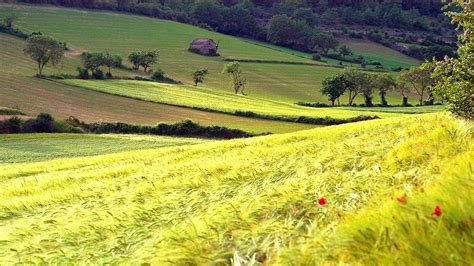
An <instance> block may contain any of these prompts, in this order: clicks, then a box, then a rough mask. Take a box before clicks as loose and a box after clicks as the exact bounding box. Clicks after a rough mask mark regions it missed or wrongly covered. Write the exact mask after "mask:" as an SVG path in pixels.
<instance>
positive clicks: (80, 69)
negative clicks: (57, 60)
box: [77, 67, 90, 79]
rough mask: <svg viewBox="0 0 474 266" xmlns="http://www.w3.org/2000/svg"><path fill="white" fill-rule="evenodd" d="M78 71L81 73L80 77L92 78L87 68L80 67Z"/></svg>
mask: <svg viewBox="0 0 474 266" xmlns="http://www.w3.org/2000/svg"><path fill="white" fill-rule="evenodd" d="M77 72H78V73H79V75H78V76H79V78H80V79H89V78H90V76H89V70H87V69H85V68H82V67H78V68H77Z"/></svg>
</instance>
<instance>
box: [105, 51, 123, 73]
mask: <svg viewBox="0 0 474 266" xmlns="http://www.w3.org/2000/svg"><path fill="white" fill-rule="evenodd" d="M102 57H103V64H104V66H106V67H107V77H108V78H111V77H112V72H111V69H112V67H119V66H121V65H122V58H121V57H120V56H118V55H111V54H110V53H109V51H107V50H106V51H104V53H103V54H102Z"/></svg>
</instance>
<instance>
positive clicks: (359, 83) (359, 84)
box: [343, 69, 372, 105]
mask: <svg viewBox="0 0 474 266" xmlns="http://www.w3.org/2000/svg"><path fill="white" fill-rule="evenodd" d="M343 75H344V78H345V79H346V82H347V83H346V89H347V91H348V92H349V105H353V104H354V99H355V98H356V97H357V95H359V94H361V93H363V94H364V96H365V95H368V96H370V95H371V93H372V92H371V91H369V89H371V87H370V84H369V83H370V82H369V78H368V75H367V74H366V73H364V72H362V71H359V70H355V69H346V70H344V73H343Z"/></svg>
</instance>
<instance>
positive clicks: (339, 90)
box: [321, 74, 347, 106]
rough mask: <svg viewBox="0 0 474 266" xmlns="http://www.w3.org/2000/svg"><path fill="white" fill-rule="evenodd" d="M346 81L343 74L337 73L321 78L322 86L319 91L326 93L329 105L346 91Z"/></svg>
mask: <svg viewBox="0 0 474 266" xmlns="http://www.w3.org/2000/svg"><path fill="white" fill-rule="evenodd" d="M346 84H347V81H346V79H345V78H344V75H343V74H337V75H336V76H334V77H328V78H326V79H325V80H323V87H322V88H321V93H322V94H324V95H326V96H327V97H328V99H329V101H331V105H332V106H334V102H335V101H336V100H338V99H339V97H341V96H342V94H344V92H345V91H346Z"/></svg>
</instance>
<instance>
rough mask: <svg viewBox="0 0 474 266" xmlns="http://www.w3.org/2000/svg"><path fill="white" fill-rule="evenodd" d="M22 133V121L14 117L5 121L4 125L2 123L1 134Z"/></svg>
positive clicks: (0, 126)
mask: <svg viewBox="0 0 474 266" xmlns="http://www.w3.org/2000/svg"><path fill="white" fill-rule="evenodd" d="M20 132H21V119H20V118H18V117H16V116H14V117H12V118H9V119H7V120H5V121H4V122H3V123H1V122H0V133H9V134H14V133H20Z"/></svg>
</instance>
